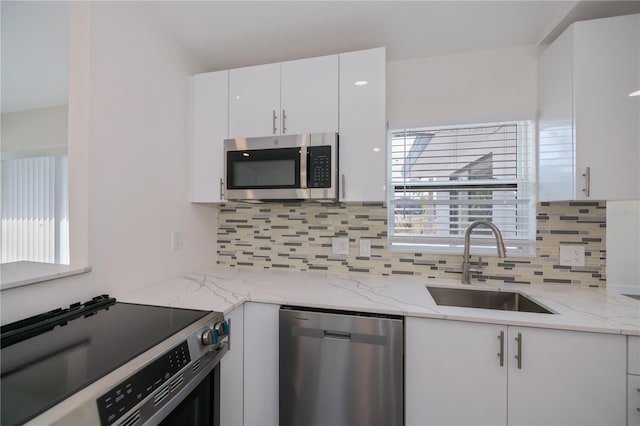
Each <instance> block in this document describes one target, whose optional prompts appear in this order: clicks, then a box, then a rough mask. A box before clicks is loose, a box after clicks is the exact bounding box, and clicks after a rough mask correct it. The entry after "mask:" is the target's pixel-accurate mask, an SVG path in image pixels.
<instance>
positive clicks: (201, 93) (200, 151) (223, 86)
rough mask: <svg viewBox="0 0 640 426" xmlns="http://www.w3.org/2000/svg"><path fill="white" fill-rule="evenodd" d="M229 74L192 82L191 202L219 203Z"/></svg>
mask: <svg viewBox="0 0 640 426" xmlns="http://www.w3.org/2000/svg"><path fill="white" fill-rule="evenodd" d="M228 82H229V72H228V71H218V72H210V73H206V74H198V75H195V76H194V77H193V79H192V87H191V89H192V105H193V111H192V114H193V116H192V117H193V121H192V122H191V125H192V132H191V176H190V179H191V201H192V202H195V203H212V202H220V201H221V200H222V198H223V197H222V193H221V191H222V180H223V176H222V175H223V173H224V162H223V157H222V142H223V141H224V140H225V139H226V138H227V122H228V113H227V91H228Z"/></svg>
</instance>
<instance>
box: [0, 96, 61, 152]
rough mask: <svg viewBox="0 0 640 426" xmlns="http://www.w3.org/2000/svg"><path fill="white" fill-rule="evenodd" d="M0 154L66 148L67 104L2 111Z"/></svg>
mask: <svg viewBox="0 0 640 426" xmlns="http://www.w3.org/2000/svg"><path fill="white" fill-rule="evenodd" d="M1 128H2V138H1V139H0V140H2V157H3V158H8V157H10V156H11V157H15V156H38V155H55V154H61V153H66V152H67V106H66V105H61V106H55V107H49V108H38V109H30V110H25V111H17V112H3V113H2V126H1Z"/></svg>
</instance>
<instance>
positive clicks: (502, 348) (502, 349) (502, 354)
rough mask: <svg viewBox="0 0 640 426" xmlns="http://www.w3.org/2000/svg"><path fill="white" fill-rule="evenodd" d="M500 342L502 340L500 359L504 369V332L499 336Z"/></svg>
mask: <svg viewBox="0 0 640 426" xmlns="http://www.w3.org/2000/svg"><path fill="white" fill-rule="evenodd" d="M498 340H500V352H498V358H500V367H504V331H501V332H500V334H498Z"/></svg>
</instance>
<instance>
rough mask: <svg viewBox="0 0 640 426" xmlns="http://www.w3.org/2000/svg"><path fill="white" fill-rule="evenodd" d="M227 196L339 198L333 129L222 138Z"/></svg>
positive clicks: (235, 198) (335, 142) (296, 198)
mask: <svg viewBox="0 0 640 426" xmlns="http://www.w3.org/2000/svg"><path fill="white" fill-rule="evenodd" d="M224 159H225V160H224V165H225V176H226V184H225V187H226V190H225V194H224V195H225V198H226V199H227V200H315V201H327V202H329V201H337V199H338V134H337V133H315V134H302V135H283V136H269V137H259V138H238V139H226V140H225V141H224Z"/></svg>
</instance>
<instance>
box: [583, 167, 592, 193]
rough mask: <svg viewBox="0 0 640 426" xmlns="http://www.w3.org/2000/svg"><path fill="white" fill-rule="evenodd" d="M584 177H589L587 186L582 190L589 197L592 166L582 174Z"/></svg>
mask: <svg viewBox="0 0 640 426" xmlns="http://www.w3.org/2000/svg"><path fill="white" fill-rule="evenodd" d="M582 177H584V178H586V179H587V183H586V186H585V187H584V189H583V190H582V192H584V193H585V194H584V195H585V196H586V197H587V198H589V197H590V196H591V167H587V169H586V170H585V172H584V173H583V174H582Z"/></svg>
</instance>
